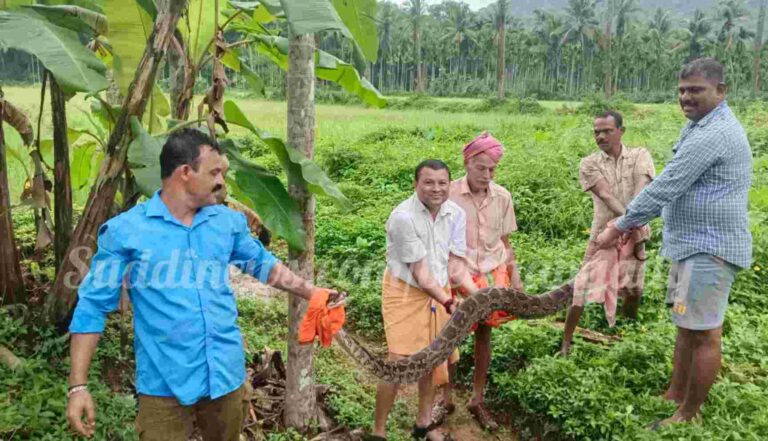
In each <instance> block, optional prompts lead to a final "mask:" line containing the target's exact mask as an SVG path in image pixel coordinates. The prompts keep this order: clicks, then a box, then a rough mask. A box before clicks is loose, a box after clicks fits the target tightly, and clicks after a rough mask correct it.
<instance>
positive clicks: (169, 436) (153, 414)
mask: <svg viewBox="0 0 768 441" xmlns="http://www.w3.org/2000/svg"><path fill="white" fill-rule="evenodd" d="M247 390H251V389H250V385H243V386H240V387H239V388H237V389H235V390H234V391H232V392H230V393H228V394H227V395H224V396H222V397H219V398H217V399H215V400H210V399H203V400H200V401H198V402H197V403H195V404H193V405H191V406H182V405H181V404H179V401H178V400H177V399H176V398H173V397H156V396H152V395H139V415H138V417H137V418H136V431H137V432H138V434H139V439H140V440H141V441H187V439H189V437H190V435H192V432H193V431H194V428H195V422H196V423H197V427H198V428H200V432H201V433H202V435H203V440H205V441H239V440H240V432H241V431H242V429H243V423H244V422H245V415H246V412H247V409H248V399H249V398H250V394H249V393H248V392H247Z"/></svg>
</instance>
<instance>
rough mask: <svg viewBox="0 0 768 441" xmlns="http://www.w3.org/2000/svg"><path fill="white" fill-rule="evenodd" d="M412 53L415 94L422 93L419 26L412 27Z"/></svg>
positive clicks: (422, 79)
mask: <svg viewBox="0 0 768 441" xmlns="http://www.w3.org/2000/svg"><path fill="white" fill-rule="evenodd" d="M413 51H414V52H415V54H414V55H415V56H414V60H415V61H416V92H417V93H424V90H425V88H424V76H423V70H422V69H421V26H420V25H419V24H415V25H414V27H413Z"/></svg>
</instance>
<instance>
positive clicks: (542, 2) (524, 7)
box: [512, 0, 759, 15]
mask: <svg viewBox="0 0 768 441" xmlns="http://www.w3.org/2000/svg"><path fill="white" fill-rule="evenodd" d="M638 3H639V4H640V8H641V9H645V10H653V9H656V8H665V9H669V10H672V11H676V12H678V13H680V14H683V15H685V14H688V13H690V12H692V11H693V10H695V9H702V10H704V11H708V10H711V9H713V8H714V7H715V5H717V0H639V2H638ZM747 4H748V5H749V6H750V7H752V8H754V9H757V8H758V6H759V0H747ZM566 5H568V0H512V9H513V10H514V11H515V15H527V14H530V13H531V12H533V10H535V9H541V8H547V9H562V8H565V7H566Z"/></svg>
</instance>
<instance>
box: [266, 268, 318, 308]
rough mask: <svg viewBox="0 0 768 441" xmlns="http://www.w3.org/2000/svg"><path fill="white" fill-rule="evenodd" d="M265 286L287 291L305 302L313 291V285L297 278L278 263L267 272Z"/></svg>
mask: <svg viewBox="0 0 768 441" xmlns="http://www.w3.org/2000/svg"><path fill="white" fill-rule="evenodd" d="M267 284H268V285H270V286H274V287H275V288H279V289H282V290H284V291H288V292H289V293H291V294H293V295H295V296H299V297H301V298H302V299H305V300H309V299H310V298H311V297H312V292H313V291H314V290H315V285H313V284H312V283H310V282H308V281H306V280H304V279H302V278H301V277H299V276H297V275H296V274H294V272H293V271H291V270H290V269H289V268H288V267H287V266H285V265H284V264H282V263H279V262H278V263H277V264H275V266H274V267H272V271H270V272H269V280H267Z"/></svg>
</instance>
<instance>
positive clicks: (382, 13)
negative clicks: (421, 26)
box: [376, 1, 400, 90]
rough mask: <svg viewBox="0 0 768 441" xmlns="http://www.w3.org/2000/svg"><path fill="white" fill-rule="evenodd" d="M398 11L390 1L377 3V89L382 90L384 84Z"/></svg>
mask: <svg viewBox="0 0 768 441" xmlns="http://www.w3.org/2000/svg"><path fill="white" fill-rule="evenodd" d="M399 12H400V11H399V9H397V6H396V5H395V4H394V3H392V2H388V1H384V2H381V3H379V5H378V13H377V17H376V22H377V24H378V30H379V60H378V62H379V78H378V80H379V90H382V87H383V85H384V69H385V66H386V64H387V58H388V57H389V55H390V52H392V28H393V27H394V24H395V20H396V19H397V16H398V13H399Z"/></svg>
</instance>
